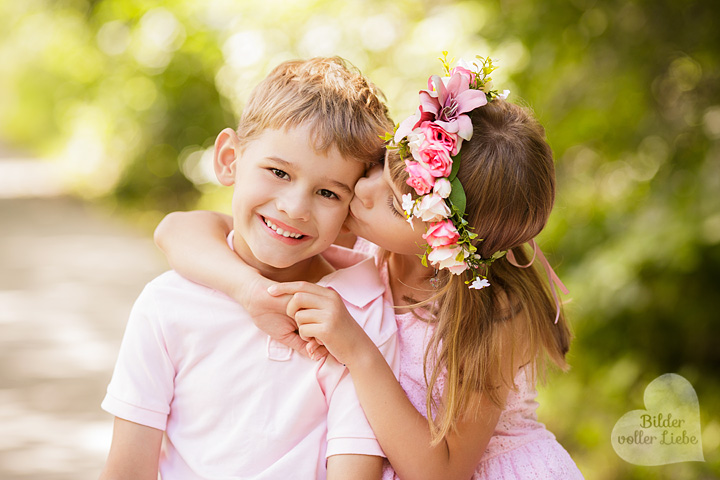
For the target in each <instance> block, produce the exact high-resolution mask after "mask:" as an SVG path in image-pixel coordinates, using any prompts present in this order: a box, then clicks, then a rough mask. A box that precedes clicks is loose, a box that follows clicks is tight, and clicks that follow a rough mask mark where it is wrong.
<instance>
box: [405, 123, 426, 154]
mask: <svg viewBox="0 0 720 480" xmlns="http://www.w3.org/2000/svg"><path fill="white" fill-rule="evenodd" d="M407 140H408V148H409V149H410V153H412V156H413V158H414V159H415V160H417V161H418V162H420V161H421V159H422V157H420V147H422V144H423V142H425V134H424V133H422V132H421V131H420V129H419V128H416V129H415V130H413V131H412V132H410V133H408V136H407ZM421 163H422V162H421Z"/></svg>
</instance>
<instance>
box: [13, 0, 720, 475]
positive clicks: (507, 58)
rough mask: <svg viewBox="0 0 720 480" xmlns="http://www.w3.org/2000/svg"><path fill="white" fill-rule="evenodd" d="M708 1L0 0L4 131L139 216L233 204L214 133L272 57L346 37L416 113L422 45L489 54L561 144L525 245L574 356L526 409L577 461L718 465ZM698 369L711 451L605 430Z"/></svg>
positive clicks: (105, 200)
mask: <svg viewBox="0 0 720 480" xmlns="http://www.w3.org/2000/svg"><path fill="white" fill-rule="evenodd" d="M718 21H720V3H718V2H708V1H704V0H660V1H657V0H653V1H650V0H635V1H618V0H607V1H597V0H544V1H541V0H505V1H497V0H488V1H482V2H481V1H443V0H436V1H432V2H431V1H421V0H398V1H393V2H387V1H377V0H349V1H343V2H338V1H310V0H294V1H282V0H264V1H262V2H250V1H232V0H210V1H200V0H194V1H193V0H185V1H181V0H178V1H174V2H158V1H144V0H143V1H141V0H128V1H119V0H118V1H110V0H106V1H89V0H74V1H71V0H66V1H51V0H28V1H23V2H12V1H2V2H0V142H2V143H4V144H6V145H11V146H13V147H14V148H18V149H22V150H24V151H28V152H31V153H32V154H33V155H35V156H37V157H41V158H45V159H47V161H48V162H52V163H53V164H54V166H55V167H56V168H58V171H59V172H60V173H61V175H62V179H61V180H62V182H63V183H64V185H65V187H66V188H67V189H69V190H70V191H72V192H73V194H74V195H77V196H79V197H81V198H83V199H85V200H87V201H90V202H95V203H98V204H102V205H103V206H104V207H105V208H107V209H110V210H111V211H113V212H114V214H116V215H122V216H127V218H128V219H132V221H135V222H138V223H139V224H140V225H141V227H142V228H146V229H147V231H148V235H149V234H150V232H151V230H152V228H154V226H155V225H156V224H157V222H158V221H159V219H160V218H162V215H164V214H165V213H166V212H169V211H172V210H179V209H191V208H212V209H218V210H223V211H227V207H228V205H229V196H228V195H229V192H228V191H227V190H226V189H222V188H220V187H218V186H217V184H216V183H215V182H214V181H213V179H212V172H211V170H210V169H209V168H208V167H209V165H208V162H207V160H208V152H209V151H208V148H209V147H210V146H211V145H212V142H213V141H214V137H215V135H216V134H217V133H218V132H219V131H220V130H221V129H222V128H224V127H226V126H234V124H235V122H236V119H237V118H238V115H239V113H240V112H241V111H242V106H243V102H244V100H245V99H246V98H247V95H248V93H249V91H250V89H251V88H252V87H253V86H254V85H255V84H256V83H257V82H258V81H259V80H260V79H261V78H262V77H263V76H264V75H265V74H267V72H268V71H269V70H270V69H271V68H272V67H273V66H275V65H276V64H277V63H279V62H281V61H283V60H286V59H290V58H297V57H309V56H315V55H336V54H337V55H340V56H343V57H345V58H347V59H348V60H350V61H351V62H352V63H353V64H355V65H356V66H358V67H359V68H360V69H361V70H362V71H363V72H364V73H366V74H367V75H368V76H370V77H371V78H372V79H373V80H374V81H375V82H376V83H377V84H378V85H379V86H380V87H381V88H382V89H383V90H384V92H385V94H386V96H387V99H388V103H389V105H390V107H391V111H392V113H393V116H394V118H395V119H396V120H401V119H402V118H404V117H405V116H407V115H409V114H411V113H413V109H414V105H415V104H416V98H417V97H416V95H417V90H418V89H419V88H420V87H421V86H422V85H424V83H425V80H426V77H427V75H428V73H430V72H435V71H437V70H438V66H439V63H438V62H437V57H438V56H439V54H440V52H441V51H443V50H448V51H450V52H451V55H453V56H455V57H458V58H459V57H463V58H473V57H474V55H476V54H482V55H490V56H492V57H493V58H495V59H498V60H499V63H498V64H499V66H500V67H501V68H500V69H499V70H498V71H497V72H496V73H495V74H494V75H493V77H494V80H495V85H496V87H498V88H500V89H503V88H508V89H510V90H511V91H512V95H511V100H515V101H518V102H522V103H524V104H526V105H529V106H531V107H532V108H533V109H534V110H535V112H536V114H537V116H538V117H539V118H540V120H541V122H542V123H543V124H544V125H545V127H546V129H547V133H548V137H549V140H550V143H551V145H552V147H553V150H554V152H555V155H556V159H557V168H558V181H559V189H558V200H557V205H556V208H555V211H554V213H553V216H552V218H551V222H550V224H549V226H548V228H547V229H546V231H545V232H544V233H543V234H542V235H541V238H540V243H541V244H542V246H543V248H544V249H545V250H546V251H547V252H548V254H549V256H550V257H551V260H552V262H553V263H554V264H556V265H557V271H558V272H559V274H560V275H561V277H562V278H563V279H564V280H565V282H566V284H567V285H568V287H569V288H570V290H571V295H570V298H571V302H570V303H569V304H568V305H567V307H566V308H567V311H568V313H569V316H570V318H571V320H572V323H573V325H574V330H575V334H576V339H575V342H574V344H573V348H572V351H571V355H570V361H571V364H572V366H573V368H572V370H571V371H570V373H567V374H559V375H557V374H556V375H553V376H552V377H551V379H550V382H549V384H548V385H547V386H545V387H542V388H541V395H540V399H539V401H540V404H541V406H540V409H539V415H540V417H541V420H543V421H544V422H545V423H546V424H547V425H548V426H549V428H550V429H551V430H552V431H553V432H554V433H555V434H556V435H557V437H558V439H559V440H560V441H561V443H562V444H563V445H564V446H565V447H566V448H567V449H568V450H569V451H570V453H571V455H572V456H573V458H574V459H575V460H576V462H577V463H578V465H579V466H580V468H581V470H582V471H583V473H584V474H585V476H586V477H587V478H588V479H666V478H667V479H685V478H688V479H690V478H693V479H694V478H699V479H710V478H720V454H719V453H718V452H719V450H720V448H719V447H720V416H719V413H720V378H719V376H718V374H717V372H718V369H719V368H720V348H719V347H718V339H720V323H719V322H718V316H719V313H718V312H720V288H719V286H720V88H719V85H720V28H718V26H717V25H718ZM667 372H675V373H678V374H680V375H683V376H684V377H685V378H687V379H688V380H689V381H690V382H691V383H692V384H693V385H694V387H695V389H696V391H697V394H698V397H699V402H700V420H701V425H702V431H703V436H702V441H703V447H704V454H705V459H706V461H705V462H688V463H679V464H673V465H666V466H658V467H639V466H634V465H631V464H628V463H626V462H624V461H623V460H622V459H620V458H619V457H618V456H617V455H616V454H615V452H614V451H613V449H612V447H611V444H610V432H611V431H612V428H613V426H614V424H615V422H616V421H617V420H618V419H619V418H620V417H621V416H622V415H623V414H624V413H625V412H626V411H628V410H634V409H641V408H644V406H643V403H642V402H643V400H642V399H643V391H644V388H645V386H646V385H647V384H648V383H649V382H650V381H652V380H653V379H654V378H655V377H657V376H658V375H661V374H663V373H667Z"/></svg>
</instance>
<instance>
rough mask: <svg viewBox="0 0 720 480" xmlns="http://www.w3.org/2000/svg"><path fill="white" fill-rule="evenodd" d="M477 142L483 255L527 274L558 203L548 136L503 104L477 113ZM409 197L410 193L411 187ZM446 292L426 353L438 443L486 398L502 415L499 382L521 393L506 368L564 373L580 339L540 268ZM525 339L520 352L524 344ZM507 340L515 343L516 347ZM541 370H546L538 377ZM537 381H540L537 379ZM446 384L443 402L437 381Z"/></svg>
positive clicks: (435, 301) (446, 280)
mask: <svg viewBox="0 0 720 480" xmlns="http://www.w3.org/2000/svg"><path fill="white" fill-rule="evenodd" d="M470 117H471V119H472V123H473V128H474V133H473V137H472V139H471V140H470V141H466V142H463V144H462V149H461V160H460V161H461V163H460V170H459V172H458V178H459V179H460V182H461V183H462V185H463V188H464V190H465V195H466V197H467V208H466V218H467V220H468V222H469V224H470V226H471V227H473V231H474V232H475V233H477V234H478V237H477V238H478V239H483V240H482V241H481V242H478V244H477V247H478V253H479V254H480V255H481V256H482V257H483V258H489V257H490V256H491V255H492V254H493V253H495V252H498V251H502V250H508V249H513V252H514V254H515V257H516V259H517V261H518V262H519V263H520V264H526V263H528V261H529V260H530V257H529V256H528V253H527V252H526V250H525V247H524V246H523V245H524V244H525V243H526V242H528V241H530V240H531V239H533V238H534V237H535V236H536V235H537V234H538V233H540V231H541V230H542V229H543V228H544V226H545V224H546V222H547V220H548V217H549V216H550V211H551V210H552V207H553V202H554V200H555V168H554V164H553V156H552V151H551V149H550V146H549V145H548V143H547V141H546V140H545V131H544V129H543V127H542V126H541V125H540V124H539V123H538V122H537V121H536V120H535V118H534V117H533V116H532V114H531V113H530V112H529V111H528V110H526V109H524V108H522V107H520V106H517V105H514V104H511V103H508V102H505V101H503V100H500V99H496V100H494V101H492V102H491V103H489V104H487V105H485V106H483V107H480V108H477V109H475V110H474V111H472V112H471V113H470ZM387 161H388V162H389V163H390V165H389V166H390V169H391V174H392V177H393V179H394V180H395V181H396V184H397V185H401V184H404V183H405V180H406V179H407V174H406V173H405V172H404V164H403V162H402V161H401V159H399V158H398V157H397V155H388V160H387ZM406 191H410V190H409V187H407V188H406ZM439 278H440V280H441V282H442V283H441V284H442V287H440V288H439V289H438V292H437V294H436V295H434V296H433V297H432V298H431V299H430V300H429V301H428V302H423V304H425V305H433V306H434V307H433V309H432V311H433V314H434V317H435V319H434V322H435V324H436V328H435V333H434V335H433V337H432V339H431V341H430V342H429V345H428V347H427V351H426V352H425V378H426V382H427V386H428V389H427V392H428V393H427V402H426V404H427V417H428V421H429V422H430V426H431V431H432V433H433V439H434V441H435V442H438V441H440V439H442V438H443V437H444V436H445V435H447V434H448V433H449V432H451V431H453V430H454V428H455V426H456V424H457V421H458V419H459V418H460V417H461V416H464V415H476V414H477V411H476V407H477V405H478V402H477V398H478V394H480V395H486V396H487V398H489V399H490V400H491V401H492V402H493V403H494V404H495V405H497V406H498V407H501V408H502V406H503V399H502V398H500V393H499V391H500V390H499V389H498V388H497V387H498V386H499V384H500V382H502V383H504V384H505V385H508V386H510V387H511V388H512V387H513V386H514V382H513V378H508V375H507V371H508V370H507V369H506V368H503V365H507V362H508V358H507V357H505V358H504V362H501V360H500V358H501V355H502V356H509V361H510V362H511V364H513V365H516V364H517V361H516V360H521V361H522V363H526V362H531V363H532V365H533V366H534V367H535V368H533V372H543V371H544V367H545V366H546V364H547V360H548V359H549V360H550V361H551V362H552V363H554V364H555V365H557V366H559V367H560V368H562V369H563V370H564V369H566V368H567V363H566V361H565V354H566V353H567V351H568V348H569V344H570V338H571V334H570V331H569V328H568V325H567V323H566V320H565V317H564V315H563V314H562V312H561V314H560V319H559V320H558V323H557V324H555V323H554V320H555V314H556V306H555V302H554V300H553V297H552V295H551V293H550V290H549V288H550V287H549V285H548V281H547V279H545V278H544V276H541V275H540V274H539V273H538V271H537V269H536V268H535V266H533V267H531V268H525V269H521V268H517V267H515V266H513V265H511V264H510V263H509V262H508V261H507V259H506V258H505V257H503V258H501V259H499V260H496V261H495V262H494V263H493V264H492V266H491V267H490V268H489V269H488V271H487V278H488V280H489V281H490V284H491V286H490V287H489V288H484V289H482V290H471V289H469V288H468V286H467V285H466V284H465V280H466V277H465V275H452V274H449V273H448V272H447V271H445V270H443V271H440V272H439ZM518 338H522V341H521V342H515V339H518ZM508 339H511V341H510V342H509V343H510V344H508ZM538 367H540V368H538ZM533 377H534V375H533ZM440 378H444V394H443V396H442V399H439V396H438V395H437V391H438V385H439V384H438V380H439V379H440Z"/></svg>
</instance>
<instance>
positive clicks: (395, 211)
mask: <svg viewBox="0 0 720 480" xmlns="http://www.w3.org/2000/svg"><path fill="white" fill-rule="evenodd" d="M388 207H390V211H391V212H392V213H393V214H394V215H395V216H397V217H400V218H402V219H405V215H404V214H402V213H400V212H399V211H398V209H397V208H396V207H395V202H394V201H393V196H392V195H390V196H389V197H388Z"/></svg>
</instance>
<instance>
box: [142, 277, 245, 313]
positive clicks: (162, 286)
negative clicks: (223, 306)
mask: <svg viewBox="0 0 720 480" xmlns="http://www.w3.org/2000/svg"><path fill="white" fill-rule="evenodd" d="M141 296H149V297H152V298H153V299H154V300H155V302H157V303H160V304H167V303H172V304H174V305H182V304H188V303H191V302H194V303H197V302H208V301H213V302H215V301H231V299H230V297H228V296H226V295H225V294H223V293H221V292H218V291H217V290H213V289H212V288H209V287H206V286H204V285H200V284H199V283H195V282H192V281H190V280H188V279H187V278H185V277H183V276H182V275H180V274H179V273H177V272H176V271H175V270H168V271H167V272H164V273H161V274H160V275H158V276H157V277H155V278H154V279H152V280H150V281H149V282H148V283H147V284H146V285H145V288H144V289H143V292H142V294H141Z"/></svg>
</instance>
